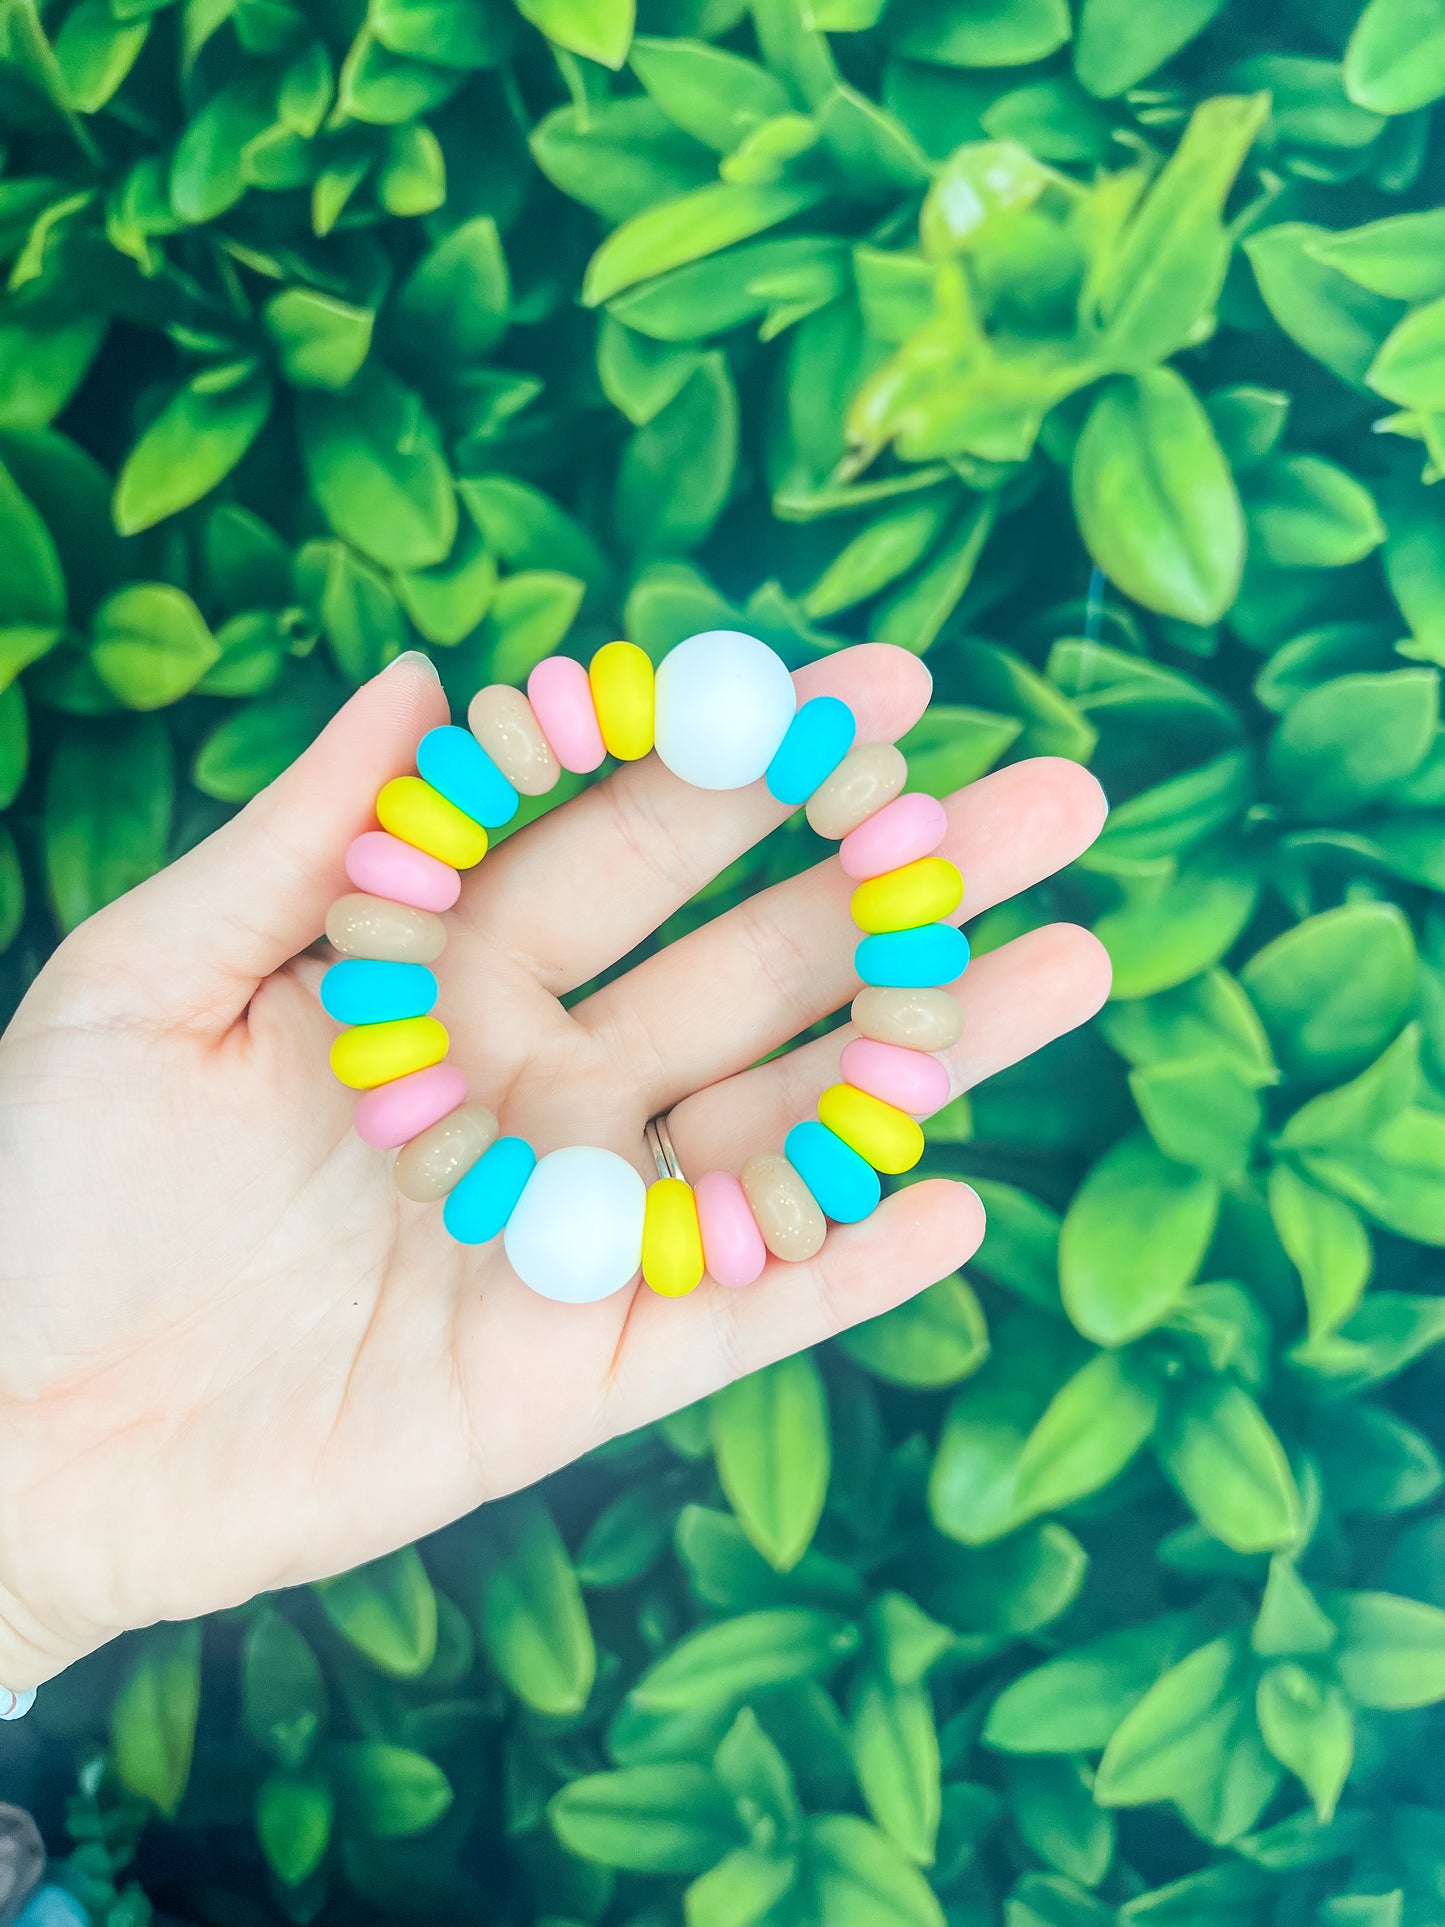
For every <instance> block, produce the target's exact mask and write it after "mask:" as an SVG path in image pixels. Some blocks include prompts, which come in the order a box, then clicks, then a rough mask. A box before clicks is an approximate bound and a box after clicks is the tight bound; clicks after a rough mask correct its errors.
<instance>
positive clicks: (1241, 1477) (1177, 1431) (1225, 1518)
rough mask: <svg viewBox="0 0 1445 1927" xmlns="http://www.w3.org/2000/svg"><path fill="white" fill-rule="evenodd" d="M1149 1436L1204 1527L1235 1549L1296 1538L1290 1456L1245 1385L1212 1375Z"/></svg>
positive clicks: (1263, 1547)
mask: <svg viewBox="0 0 1445 1927" xmlns="http://www.w3.org/2000/svg"><path fill="white" fill-rule="evenodd" d="M1154 1443H1155V1451H1156V1452H1157V1454H1158V1457H1159V1463H1160V1464H1161V1465H1162V1466H1163V1468H1164V1470H1165V1472H1167V1473H1168V1475H1169V1477H1170V1479H1171V1480H1172V1481H1173V1483H1174V1485H1175V1486H1176V1487H1177V1488H1178V1490H1179V1492H1180V1495H1181V1496H1182V1497H1183V1498H1184V1500H1185V1501H1186V1503H1187V1504H1188V1505H1189V1506H1191V1507H1192V1508H1193V1511H1194V1514H1195V1516H1196V1517H1197V1518H1198V1520H1199V1522H1200V1524H1201V1525H1202V1526H1203V1527H1204V1529H1205V1531H1206V1532H1208V1533H1210V1534H1211V1535H1212V1536H1213V1537H1214V1538H1216V1539H1219V1540H1221V1541H1222V1542H1223V1543H1224V1544H1225V1545H1227V1546H1229V1547H1230V1548H1231V1549H1232V1550H1233V1551H1235V1552H1272V1551H1274V1550H1275V1549H1276V1548H1277V1547H1280V1546H1287V1545H1290V1544H1292V1543H1293V1542H1294V1540H1295V1539H1296V1538H1297V1537H1298V1534H1299V1531H1300V1524H1301V1518H1302V1514H1301V1508H1300V1497H1299V1492H1298V1491H1297V1489H1296V1487H1295V1482H1294V1475H1293V1474H1292V1473H1291V1471H1290V1466H1289V1459H1288V1458H1287V1457H1286V1455H1285V1450H1284V1447H1283V1446H1282V1445H1281V1444H1280V1442H1279V1439H1278V1438H1277V1437H1276V1435H1275V1433H1274V1431H1273V1429H1272V1428H1271V1426H1270V1423H1269V1421H1268V1419H1266V1418H1265V1416H1264V1414H1263V1412H1261V1411H1260V1409H1259V1407H1258V1406H1257V1405H1256V1404H1255V1402H1254V1400H1253V1399H1252V1398H1251V1397H1250V1396H1249V1393H1248V1392H1246V1391H1245V1390H1244V1389H1243V1387H1242V1386H1239V1385H1233V1384H1230V1383H1229V1382H1228V1381H1226V1380H1222V1379H1213V1380H1209V1381H1206V1382H1205V1383H1204V1384H1201V1385H1197V1386H1196V1387H1194V1389H1193V1390H1192V1391H1189V1392H1186V1393H1185V1394H1184V1396H1183V1397H1182V1398H1180V1399H1178V1400H1177V1402H1175V1403H1174V1404H1173V1406H1172V1407H1171V1409H1170V1410H1169V1412H1168V1414H1167V1416H1166V1418H1165V1420H1164V1422H1163V1424H1162V1425H1161V1427H1160V1429H1159V1431H1158V1433H1157V1434H1156V1436H1155V1442H1154Z"/></svg>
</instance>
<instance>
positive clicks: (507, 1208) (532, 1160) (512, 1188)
mask: <svg viewBox="0 0 1445 1927" xmlns="http://www.w3.org/2000/svg"><path fill="white" fill-rule="evenodd" d="M536 1168H537V1153H536V1152H535V1151H534V1150H533V1149H532V1147H531V1145H530V1144H528V1143H527V1141H526V1139H525V1138H520V1137H499V1138H498V1139H497V1141H496V1143H495V1144H493V1145H491V1146H490V1147H489V1148H488V1149H487V1150H485V1151H483V1153H482V1155H481V1156H480V1157H479V1158H478V1159H477V1161H476V1163H475V1164H474V1165H473V1166H472V1168H471V1170H470V1171H468V1172H467V1174H466V1176H465V1177H464V1178H462V1179H460V1180H459V1182H458V1183H457V1184H455V1185H454V1186H453V1187H452V1189H451V1191H450V1192H449V1193H448V1194H447V1201H446V1203H445V1204H444V1205H443V1206H442V1223H443V1224H444V1225H445V1226H446V1228H447V1230H448V1231H450V1233H451V1234H452V1236H453V1237H454V1238H455V1239H456V1241H457V1243H458V1244H461V1245H484V1244H485V1243H486V1242H487V1240H488V1239H489V1238H495V1237H498V1236H499V1235H500V1233H501V1232H502V1231H503V1230H504V1229H505V1227H506V1223H507V1220H508V1218H510V1217H511V1215H512V1213H513V1212H514V1211H515V1210H516V1208H517V1200H518V1198H520V1197H521V1195H522V1193H523V1191H524V1190H525V1189H526V1188H527V1180H528V1178H530V1177H531V1175H532V1173H533V1172H534V1171H535V1170H536Z"/></svg>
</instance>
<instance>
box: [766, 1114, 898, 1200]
mask: <svg viewBox="0 0 1445 1927" xmlns="http://www.w3.org/2000/svg"><path fill="white" fill-rule="evenodd" d="M783 1153H784V1155H785V1156H786V1158H787V1160H788V1162H789V1164H791V1165H792V1167H793V1169H794V1170H795V1171H796V1172H797V1174H798V1176H799V1177H800V1178H801V1179H802V1180H803V1182H804V1184H806V1185H807V1187H808V1189H809V1190H810V1191H811V1192H812V1194H813V1196H814V1197H815V1198H816V1199H817V1201H818V1208H819V1209H820V1210H821V1211H822V1213H823V1215H824V1216H825V1217H829V1218H831V1219H832V1220H833V1221H834V1223H835V1224H857V1223H858V1222H859V1221H860V1219H863V1218H866V1217H867V1216H868V1214H869V1213H870V1212H871V1211H876V1210H877V1209H878V1200H879V1199H880V1198H881V1197H882V1195H883V1187H882V1185H881V1184H880V1183H879V1181H878V1173H877V1172H876V1171H875V1170H874V1169H873V1166H872V1165H871V1164H869V1163H868V1162H867V1161H866V1160H865V1159H863V1158H860V1157H859V1155H858V1153H857V1152H856V1151H855V1150H854V1149H853V1147H852V1145H851V1144H845V1143H844V1142H843V1140H842V1138H840V1137H839V1136H838V1133H837V1132H836V1131H830V1130H829V1129H828V1127H827V1125H826V1124H820V1123H819V1122H818V1121H817V1119H816V1118H810V1119H809V1121H808V1122H807V1123H806V1124H795V1125H794V1126H793V1128H792V1130H791V1131H789V1133H788V1135H787V1137H786V1138H785V1139H784V1140H783Z"/></svg>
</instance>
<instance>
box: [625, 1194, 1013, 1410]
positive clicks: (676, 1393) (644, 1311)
mask: <svg viewBox="0 0 1445 1927" xmlns="http://www.w3.org/2000/svg"><path fill="white" fill-rule="evenodd" d="M983 1231H984V1212H983V1206H982V1204H981V1203H980V1202H979V1199H978V1194H977V1193H976V1192H975V1191H973V1190H971V1189H970V1188H969V1186H968V1185H966V1184H958V1183H955V1182H951V1181H949V1180H946V1179H941V1178H933V1179H929V1180H927V1181H925V1182H923V1183H919V1184H910V1185H907V1186H906V1187H905V1188H904V1189H903V1190H901V1191H898V1192H895V1193H894V1195H893V1196H892V1197H890V1198H886V1199H885V1200H884V1202H883V1203H882V1204H881V1205H880V1206H879V1208H878V1209H877V1210H876V1211H875V1212H874V1213H873V1215H872V1216H871V1217H870V1218H867V1219H865V1220H864V1222H863V1223H862V1224H856V1225H835V1226H834V1227H833V1228H832V1229H831V1230H830V1231H829V1233H828V1237H827V1241H826V1242H825V1244H824V1245H823V1248H822V1250H821V1251H820V1252H819V1253H818V1255H817V1257H816V1258H813V1259H811V1260H810V1261H809V1262H808V1263H806V1264H797V1265H789V1264H780V1263H779V1262H778V1261H777V1260H776V1259H775V1260H773V1261H772V1262H770V1263H769V1265H768V1267H767V1269H766V1271H765V1272H764V1273H763V1275H762V1277H761V1278H760V1279H759V1280H758V1282H757V1283H756V1284H755V1285H749V1286H748V1287H747V1289H746V1290H744V1291H728V1290H726V1289H725V1288H724V1287H723V1286H721V1285H713V1284H711V1283H708V1284H704V1285H703V1287H702V1289H701V1290H699V1291H695V1292H693V1293H692V1294H691V1296H690V1297H687V1298H682V1299H677V1298H659V1297H658V1296H657V1294H656V1293H655V1292H651V1291H648V1290H646V1289H642V1290H639V1291H638V1292H637V1294H636V1296H635V1297H634V1299H633V1301H632V1308H631V1311H630V1312H629V1315H628V1320H627V1324H626V1327H625V1328H624V1331H623V1334H622V1338H621V1341H620V1343H619V1345H618V1348H617V1353H616V1359H615V1363H614V1365H613V1371H612V1379H611V1384H610V1388H609V1394H608V1406H607V1417H608V1421H609V1428H610V1430H612V1431H614V1432H623V1431H628V1430H630V1429H631V1428H632V1427H633V1426H636V1425H645V1424H646V1423H647V1421H648V1420H649V1419H654V1418H658V1417H660V1416H661V1415H662V1414H663V1413H665V1412H670V1411H673V1410H675V1409H676V1408H677V1407H678V1406H680V1405H688V1404H691V1403H692V1402H693V1400H695V1399H699V1398H703V1397H705V1396H706V1395H707V1393H709V1392H715V1391H716V1390H717V1389H718V1388H719V1386H722V1385H727V1384H729V1383H731V1381H732V1380H733V1379H736V1378H742V1377H743V1376H745V1374H747V1373H748V1372H755V1371H757V1370H758V1369H759V1367H760V1366H763V1365H771V1364H772V1363H773V1362H774V1361H775V1360H776V1359H779V1358H784V1357H786V1356H787V1355H788V1354H789V1353H790V1352H797V1351H802V1350H803V1349H804V1348H805V1347H807V1346H809V1345H817V1344H819V1343H821V1341H822V1340H823V1339H825V1338H831V1337H832V1336H833V1335H834V1334H835V1333H836V1332H840V1331H843V1330H846V1328H847V1327H848V1326H850V1325H856V1324H859V1323H861V1321H862V1320H863V1319H865V1318H877V1317H878V1316H879V1314H880V1313H881V1312H885V1311H891V1310H892V1309H893V1307H894V1306H895V1305H901V1304H902V1303H903V1302H904V1300H905V1299H908V1298H912V1297H913V1296H914V1295H915V1294H916V1293H917V1292H920V1291H922V1290H923V1289H924V1288H925V1287H926V1286H928V1285H932V1284H936V1283H937V1282H938V1280H939V1279H940V1278H946V1277H947V1276H948V1274H949V1273H950V1272H952V1271H956V1270H957V1269H958V1267H959V1266H960V1265H961V1264H964V1263H965V1262H966V1261H967V1260H968V1259H969V1258H971V1257H972V1256H973V1254H974V1252H975V1251H976V1250H977V1249H978V1246H979V1243H980V1241H981V1240H982V1238H983Z"/></svg>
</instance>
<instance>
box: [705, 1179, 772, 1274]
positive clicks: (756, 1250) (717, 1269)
mask: <svg viewBox="0 0 1445 1927" xmlns="http://www.w3.org/2000/svg"><path fill="white" fill-rule="evenodd" d="M693 1196H694V1198H695V1199H696V1200H697V1217H698V1223H699V1225H700V1226H701V1227H702V1250H703V1256H704V1258H705V1259H706V1260H707V1268H708V1270H709V1272H710V1273H711V1274H712V1276H713V1277H714V1278H716V1279H717V1281H718V1283H719V1284H720V1285H750V1284H752V1282H753V1280H754V1279H755V1278H759V1277H761V1275H762V1270H763V1266H764V1265H765V1264H766V1263H767V1262H768V1248H767V1246H766V1245H765V1244H764V1243H763V1234H762V1232H761V1231H759V1230H758V1226H757V1220H756V1219H755V1218H754V1217H753V1214H752V1212H751V1211H750V1210H749V1209H748V1201H747V1199H746V1198H745V1197H744V1196H743V1187H742V1186H741V1185H740V1184H739V1183H738V1181H737V1179H736V1178H734V1177H729V1175H728V1174H727V1172H726V1171H709V1172H708V1174H707V1176H706V1177H704V1178H699V1179H698V1181H697V1183H696V1184H695V1185H694V1186H693Z"/></svg>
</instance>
